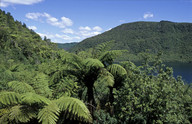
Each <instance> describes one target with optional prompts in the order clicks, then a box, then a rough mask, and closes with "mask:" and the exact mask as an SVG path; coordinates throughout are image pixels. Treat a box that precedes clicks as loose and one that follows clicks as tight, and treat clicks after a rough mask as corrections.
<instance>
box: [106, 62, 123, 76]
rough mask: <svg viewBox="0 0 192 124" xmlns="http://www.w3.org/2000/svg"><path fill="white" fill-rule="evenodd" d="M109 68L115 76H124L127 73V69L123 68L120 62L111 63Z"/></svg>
mask: <svg viewBox="0 0 192 124" xmlns="http://www.w3.org/2000/svg"><path fill="white" fill-rule="evenodd" d="M107 70H109V72H110V73H111V74H113V75H114V76H116V77H119V76H121V77H122V76H124V75H126V74H127V71H126V70H125V68H123V67H122V66H121V65H119V64H112V65H109V66H108V67H107Z"/></svg>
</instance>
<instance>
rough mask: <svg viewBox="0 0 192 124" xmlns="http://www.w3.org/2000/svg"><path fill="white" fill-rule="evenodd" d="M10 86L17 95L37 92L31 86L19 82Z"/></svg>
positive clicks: (13, 82) (10, 83)
mask: <svg viewBox="0 0 192 124" xmlns="http://www.w3.org/2000/svg"><path fill="white" fill-rule="evenodd" d="M8 86H9V87H10V88H11V89H12V90H13V91H15V92H17V93H26V92H33V93H34V92H35V91H34V90H33V87H32V86H31V85H29V84H27V83H23V82H19V81H11V82H9V83H8Z"/></svg>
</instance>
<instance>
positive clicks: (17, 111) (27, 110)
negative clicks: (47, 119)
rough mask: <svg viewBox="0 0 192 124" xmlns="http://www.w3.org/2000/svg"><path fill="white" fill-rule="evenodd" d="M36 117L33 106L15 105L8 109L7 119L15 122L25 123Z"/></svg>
mask: <svg viewBox="0 0 192 124" xmlns="http://www.w3.org/2000/svg"><path fill="white" fill-rule="evenodd" d="M35 117H36V112H35V111H34V110H33V108H31V107H29V106H24V105H16V106H14V107H12V108H11V109H10V113H9V120H10V121H15V122H16V123H26V122H29V121H30V119H32V118H35Z"/></svg>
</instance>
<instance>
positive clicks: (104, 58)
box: [99, 50, 125, 65]
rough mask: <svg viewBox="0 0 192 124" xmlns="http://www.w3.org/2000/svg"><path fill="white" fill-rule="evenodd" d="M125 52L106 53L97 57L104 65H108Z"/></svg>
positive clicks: (113, 51)
mask: <svg viewBox="0 0 192 124" xmlns="http://www.w3.org/2000/svg"><path fill="white" fill-rule="evenodd" d="M123 52H125V50H112V51H106V52H104V53H102V54H101V55H100V56H99V60H100V61H101V62H102V63H104V64H105V65H110V64H112V63H113V61H114V60H115V59H116V58H117V57H119V56H120V55H121V54H122V53H123Z"/></svg>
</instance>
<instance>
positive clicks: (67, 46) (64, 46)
mask: <svg viewBox="0 0 192 124" xmlns="http://www.w3.org/2000/svg"><path fill="white" fill-rule="evenodd" d="M76 44H78V43H76V42H74V43H57V46H58V48H61V49H64V50H69V49H71V48H72V47H74V46H75V45H76Z"/></svg>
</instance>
